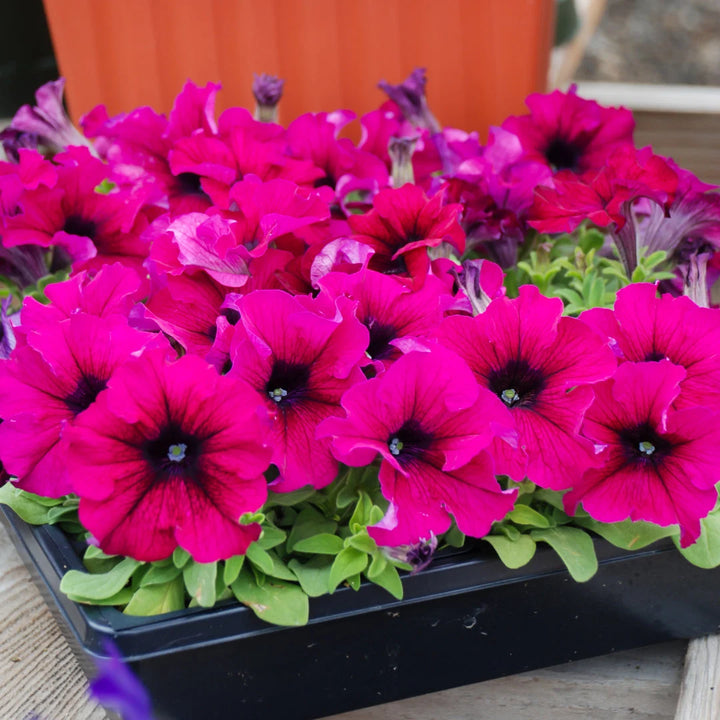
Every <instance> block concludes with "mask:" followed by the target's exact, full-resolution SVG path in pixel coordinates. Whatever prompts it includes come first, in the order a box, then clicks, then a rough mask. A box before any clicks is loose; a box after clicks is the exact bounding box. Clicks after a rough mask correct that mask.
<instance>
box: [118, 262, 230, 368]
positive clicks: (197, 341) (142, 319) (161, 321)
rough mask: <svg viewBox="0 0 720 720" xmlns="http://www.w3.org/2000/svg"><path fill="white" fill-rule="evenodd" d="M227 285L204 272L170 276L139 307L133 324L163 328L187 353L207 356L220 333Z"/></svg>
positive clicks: (143, 328) (146, 328)
mask: <svg viewBox="0 0 720 720" xmlns="http://www.w3.org/2000/svg"><path fill="white" fill-rule="evenodd" d="M226 292H227V288H225V287H224V286H222V285H220V284H219V283H217V282H215V281H214V280H213V279H212V278H210V277H209V276H207V275H205V274H204V273H198V272H196V273H194V274H190V273H187V274H185V275H180V276H177V277H175V276H169V277H168V278H167V283H166V285H165V287H163V288H161V289H160V290H158V291H157V292H155V293H153V294H152V295H151V296H150V298H149V299H148V301H147V303H145V304H144V305H138V306H136V308H135V310H134V311H133V313H132V315H131V324H132V325H133V326H135V327H139V328H141V329H142V330H162V332H164V333H166V334H167V335H168V336H170V337H171V338H173V340H176V341H177V342H178V343H180V345H182V347H183V348H185V350H187V352H189V353H192V354H195V355H201V356H205V355H206V353H207V352H208V351H209V350H210V347H211V345H212V343H213V341H214V340H215V336H216V335H217V326H216V320H217V318H218V316H219V315H220V308H221V306H222V304H223V301H224V300H225V295H226Z"/></svg>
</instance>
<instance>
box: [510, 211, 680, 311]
mask: <svg viewBox="0 0 720 720" xmlns="http://www.w3.org/2000/svg"><path fill="white" fill-rule="evenodd" d="M667 265H668V263H667V253H665V252H664V251H657V252H654V253H652V254H650V255H647V254H646V253H645V252H642V251H641V252H640V253H639V258H638V266H637V267H636V268H635V270H634V271H633V273H632V277H631V278H629V277H628V276H627V273H626V272H625V270H624V268H623V265H622V263H621V262H620V261H619V260H618V259H617V252H616V251H615V248H614V247H606V238H605V235H604V234H603V233H602V232H600V231H599V230H598V229H596V228H593V227H590V226H588V225H581V226H580V227H579V228H578V229H577V230H575V232H573V233H572V234H570V235H568V234H565V235H559V236H557V237H554V238H551V237H547V236H543V235H539V236H536V237H535V238H533V240H532V242H530V243H529V244H528V245H527V247H525V248H524V253H523V257H522V259H520V260H519V261H518V263H517V266H516V267H514V268H511V269H510V270H508V272H507V275H506V279H505V284H506V287H507V289H508V294H509V295H510V296H511V297H513V296H516V295H517V292H518V288H519V287H520V285H527V284H532V285H536V286H537V287H538V289H539V290H540V292H541V293H543V294H544V295H547V296H548V297H559V298H561V299H562V301H563V303H564V305H565V314H566V315H572V316H575V315H579V314H580V313H581V312H583V311H584V310H589V309H590V308H593V307H605V308H611V307H612V306H613V304H614V302H615V296H616V294H617V291H618V290H619V289H620V288H622V287H625V286H626V285H629V284H630V283H631V282H656V281H658V280H664V279H668V278H671V277H673V274H672V273H671V272H669V271H668V269H667Z"/></svg>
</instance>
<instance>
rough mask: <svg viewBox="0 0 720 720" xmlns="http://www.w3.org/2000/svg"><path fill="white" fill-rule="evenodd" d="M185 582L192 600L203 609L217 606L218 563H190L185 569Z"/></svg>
mask: <svg viewBox="0 0 720 720" xmlns="http://www.w3.org/2000/svg"><path fill="white" fill-rule="evenodd" d="M182 573H183V580H184V581H185V587H186V588H187V591H188V594H189V595H190V597H191V598H193V599H194V600H196V601H197V604H198V605H200V606H201V607H212V606H213V605H214V604H215V598H216V593H215V580H216V578H217V563H216V562H211V563H199V562H194V561H193V562H190V563H188V564H187V565H186V566H185V567H184V568H183V571H182Z"/></svg>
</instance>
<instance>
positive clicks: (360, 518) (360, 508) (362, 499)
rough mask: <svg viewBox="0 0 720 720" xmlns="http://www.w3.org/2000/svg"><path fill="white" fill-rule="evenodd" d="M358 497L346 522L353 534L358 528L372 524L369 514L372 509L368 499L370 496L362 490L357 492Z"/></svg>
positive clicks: (371, 503) (370, 501)
mask: <svg viewBox="0 0 720 720" xmlns="http://www.w3.org/2000/svg"><path fill="white" fill-rule="evenodd" d="M358 495H359V497H358V501H357V505H355V509H354V510H353V514H352V515H351V517H350V520H349V521H348V527H349V528H350V530H351V531H352V532H353V533H355V532H357V531H358V530H359V529H360V528H364V527H367V525H369V524H371V523H372V520H371V518H370V514H371V513H372V509H373V502H372V500H371V499H370V496H369V495H368V494H367V493H366V492H364V491H362V490H361V491H360V492H359V494H358Z"/></svg>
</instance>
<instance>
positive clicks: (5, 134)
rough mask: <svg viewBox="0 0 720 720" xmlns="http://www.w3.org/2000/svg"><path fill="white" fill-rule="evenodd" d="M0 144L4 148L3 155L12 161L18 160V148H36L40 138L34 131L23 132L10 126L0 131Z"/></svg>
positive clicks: (16, 161) (17, 161)
mask: <svg viewBox="0 0 720 720" xmlns="http://www.w3.org/2000/svg"><path fill="white" fill-rule="evenodd" d="M0 144H2V146H3V150H5V157H6V158H7V159H8V160H9V161H10V162H12V163H15V164H17V163H19V162H20V154H19V153H18V150H20V149H21V148H28V149H30V150H37V147H38V145H39V144H40V140H39V138H38V136H37V135H35V133H28V132H23V131H22V130H16V129H15V128H12V127H6V128H5V129H4V130H3V131H2V132H0Z"/></svg>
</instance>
